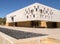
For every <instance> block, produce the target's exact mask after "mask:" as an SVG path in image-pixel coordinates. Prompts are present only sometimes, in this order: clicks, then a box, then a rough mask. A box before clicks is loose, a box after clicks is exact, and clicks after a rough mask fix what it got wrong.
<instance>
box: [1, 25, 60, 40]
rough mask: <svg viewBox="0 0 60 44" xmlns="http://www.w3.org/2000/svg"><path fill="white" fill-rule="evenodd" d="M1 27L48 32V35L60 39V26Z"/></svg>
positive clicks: (41, 32)
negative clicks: (50, 27) (49, 27)
mask: <svg viewBox="0 0 60 44" xmlns="http://www.w3.org/2000/svg"><path fill="white" fill-rule="evenodd" d="M0 27H3V28H8V29H13V30H20V31H25V32H33V33H38V34H47V36H49V37H50V38H54V39H58V40H60V28H55V29H54V28H53V29H47V28H26V27H25V28H24V27H6V26H0Z"/></svg>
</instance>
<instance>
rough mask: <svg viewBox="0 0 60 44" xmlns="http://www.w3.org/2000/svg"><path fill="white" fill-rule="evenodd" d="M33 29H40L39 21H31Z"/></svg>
mask: <svg viewBox="0 0 60 44" xmlns="http://www.w3.org/2000/svg"><path fill="white" fill-rule="evenodd" d="M31 27H39V21H31Z"/></svg>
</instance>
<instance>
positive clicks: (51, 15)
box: [6, 3, 60, 22]
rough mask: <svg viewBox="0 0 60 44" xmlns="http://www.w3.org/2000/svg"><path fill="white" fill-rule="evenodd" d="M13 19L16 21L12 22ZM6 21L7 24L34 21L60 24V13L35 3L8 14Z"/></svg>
mask: <svg viewBox="0 0 60 44" xmlns="http://www.w3.org/2000/svg"><path fill="white" fill-rule="evenodd" d="M36 8H37V11H36ZM12 17H13V19H14V20H13V21H12ZM6 19H7V22H21V21H22V22H24V21H33V20H45V21H54V22H59V21H60V11H59V10H56V9H54V8H51V7H48V6H45V5H43V4H40V3H35V4H32V5H30V6H27V7H25V8H22V9H19V10H17V11H15V12H13V13H10V14H8V15H7V16H6Z"/></svg>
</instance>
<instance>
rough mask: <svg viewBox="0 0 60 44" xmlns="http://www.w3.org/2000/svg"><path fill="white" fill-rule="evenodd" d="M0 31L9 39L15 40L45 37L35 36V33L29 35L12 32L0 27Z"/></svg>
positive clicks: (16, 31)
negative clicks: (9, 37)
mask: <svg viewBox="0 0 60 44" xmlns="http://www.w3.org/2000/svg"><path fill="white" fill-rule="evenodd" d="M0 31H1V32H3V33H5V34H7V35H9V36H11V37H14V38H16V39H24V38H30V37H37V36H45V35H46V34H37V33H31V32H24V31H18V30H12V29H7V28H1V27H0Z"/></svg>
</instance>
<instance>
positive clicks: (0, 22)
mask: <svg viewBox="0 0 60 44" xmlns="http://www.w3.org/2000/svg"><path fill="white" fill-rule="evenodd" d="M5 23H6V18H5V17H4V18H0V25H5Z"/></svg>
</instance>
